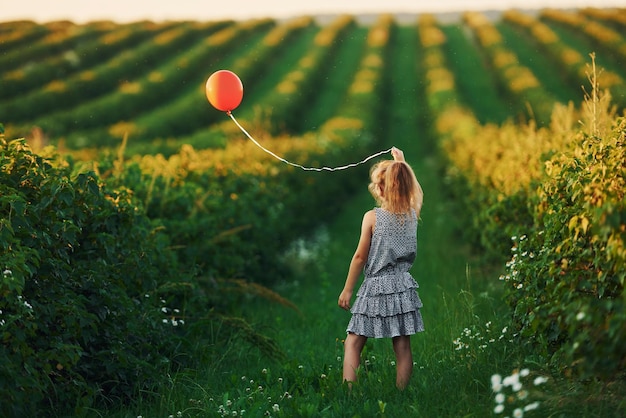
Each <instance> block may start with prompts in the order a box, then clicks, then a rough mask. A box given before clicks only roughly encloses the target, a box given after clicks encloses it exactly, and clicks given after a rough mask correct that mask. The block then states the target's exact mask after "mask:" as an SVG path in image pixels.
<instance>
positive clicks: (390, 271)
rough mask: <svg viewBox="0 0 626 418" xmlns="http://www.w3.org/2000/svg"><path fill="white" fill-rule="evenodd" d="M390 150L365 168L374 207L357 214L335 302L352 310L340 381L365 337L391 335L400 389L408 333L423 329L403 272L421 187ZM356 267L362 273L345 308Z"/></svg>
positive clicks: (406, 371) (406, 373)
mask: <svg viewBox="0 0 626 418" xmlns="http://www.w3.org/2000/svg"><path fill="white" fill-rule="evenodd" d="M391 155H392V156H393V161H392V160H386V161H381V162H379V163H377V164H375V165H374V166H373V167H372V169H371V171H370V179H371V183H370V184H369V187H368V189H369V190H370V193H372V196H374V199H375V200H376V202H377V203H378V205H379V207H376V208H374V209H372V210H369V211H367V212H366V213H365V215H364V216H363V222H362V225H361V236H360V239H359V243H358V245H357V249H356V251H355V253H354V256H353V257H352V261H351V262H350V268H349V270H348V277H347V279H346V283H345V286H344V288H343V291H342V292H341V295H339V306H340V307H341V308H343V309H346V310H350V311H351V312H352V319H351V320H350V322H349V324H348V328H347V332H348V336H347V337H346V341H345V344H344V360H343V379H344V381H347V382H354V381H355V380H356V371H357V369H358V367H359V360H360V357H361V351H362V350H363V347H364V346H365V343H366V342H367V339H368V337H372V338H392V341H393V350H394V353H395V355H396V365H397V366H396V367H397V370H396V386H397V387H398V388H399V389H401V390H402V389H404V388H405V387H406V386H407V384H408V383H409V379H410V377H411V373H412V372H413V355H412V353H411V339H410V336H411V335H412V334H415V333H417V332H420V331H423V330H424V324H423V322H422V315H421V313H420V310H419V309H420V308H421V307H422V302H421V300H420V298H419V295H418V293H417V291H416V289H417V288H418V284H417V282H416V281H415V280H414V279H413V277H412V276H411V274H410V273H409V269H410V268H411V267H412V265H413V261H414V260H415V256H416V252H417V220H418V218H419V215H420V210H421V208H422V201H423V192H422V188H421V186H420V184H419V182H418V181H417V178H416V177H415V173H414V172H413V169H411V166H409V165H408V164H407V163H406V162H405V161H404V153H403V152H402V151H401V150H399V149H398V148H395V147H393V148H392V149H391ZM361 271H363V272H364V275H365V279H364V281H363V284H362V285H361V288H360V289H359V291H358V292H357V296H356V300H355V301H354V305H353V306H352V309H350V300H351V299H352V293H353V289H354V286H355V284H356V282H357V280H358V278H359V276H360V274H361Z"/></svg>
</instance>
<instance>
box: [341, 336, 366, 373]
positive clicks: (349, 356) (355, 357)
mask: <svg viewBox="0 0 626 418" xmlns="http://www.w3.org/2000/svg"><path fill="white" fill-rule="evenodd" d="M366 342H367V337H364V336H363V335H357V334H353V333H349V334H348V336H347V337H346V341H345V343H344V345H343V346H344V355H343V380H344V381H347V382H354V381H356V370H357V369H358V368H359V364H360V360H361V351H363V347H365V343H366Z"/></svg>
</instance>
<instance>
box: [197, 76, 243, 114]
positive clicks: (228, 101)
mask: <svg viewBox="0 0 626 418" xmlns="http://www.w3.org/2000/svg"><path fill="white" fill-rule="evenodd" d="M206 97H207V99H209V103H211V104H212V105H213V107H215V108H216V109H217V110H221V111H222V112H230V111H231V110H233V109H235V108H236V107H237V106H239V103H241V99H243V84H242V83H241V80H240V79H239V77H237V74H235V73H233V72H232V71H228V70H219V71H216V72H214V73H213V74H211V76H210V77H209V79H208V80H207V82H206Z"/></svg>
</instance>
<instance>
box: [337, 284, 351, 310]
mask: <svg viewBox="0 0 626 418" xmlns="http://www.w3.org/2000/svg"><path fill="white" fill-rule="evenodd" d="M350 299H352V291H351V290H350V291H349V290H346V289H344V290H343V291H342V292H341V295H339V302H338V305H339V307H340V308H343V309H345V310H346V311H347V310H349V309H350Z"/></svg>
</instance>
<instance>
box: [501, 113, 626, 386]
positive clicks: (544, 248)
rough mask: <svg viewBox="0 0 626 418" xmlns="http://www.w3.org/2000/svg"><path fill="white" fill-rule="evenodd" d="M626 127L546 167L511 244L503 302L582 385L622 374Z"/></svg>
mask: <svg viewBox="0 0 626 418" xmlns="http://www.w3.org/2000/svg"><path fill="white" fill-rule="evenodd" d="M625 135H626V120H625V119H623V118H622V119H618V120H616V121H615V125H614V130H613V131H612V132H610V133H608V134H607V135H606V137H602V138H600V137H596V136H592V135H584V136H583V137H582V138H581V140H580V141H578V142H577V143H578V145H577V146H575V147H574V149H573V150H570V151H567V152H564V153H562V154H561V153H559V154H557V155H555V156H554V157H553V158H551V159H550V160H548V161H547V162H546V178H545V179H543V181H542V182H541V183H540V184H539V185H538V187H537V193H535V194H534V195H533V198H532V207H534V225H533V227H532V229H531V230H530V231H528V233H527V234H526V235H522V236H521V237H519V238H518V237H516V239H515V245H514V254H513V258H512V260H511V261H510V262H509V263H508V274H507V275H506V276H505V279H506V281H507V282H508V284H509V286H508V289H509V290H508V296H507V299H508V302H509V304H510V305H511V306H512V307H513V308H514V317H513V319H514V321H515V323H516V324H517V325H518V326H519V328H520V329H521V331H522V335H524V336H525V337H527V338H529V340H530V342H531V343H533V344H534V345H536V344H537V343H538V344H539V347H542V349H543V350H544V351H545V352H547V353H548V354H550V355H551V356H552V361H553V364H555V365H556V366H559V367H564V366H565V367H567V366H571V368H572V371H573V372H575V373H576V374H577V375H581V376H583V377H589V376H599V377H603V378H613V377H615V375H616V374H618V373H620V372H621V371H623V370H624V367H625V366H626V347H625V346H624V344H623V341H624V338H626V306H625V302H626V300H625V299H624V280H625V279H626V269H625V267H626V226H625V225H626V200H625V194H624V193H625V190H626V178H625V176H624V175H625V172H624V161H626V148H625V146H626V143H625Z"/></svg>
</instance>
